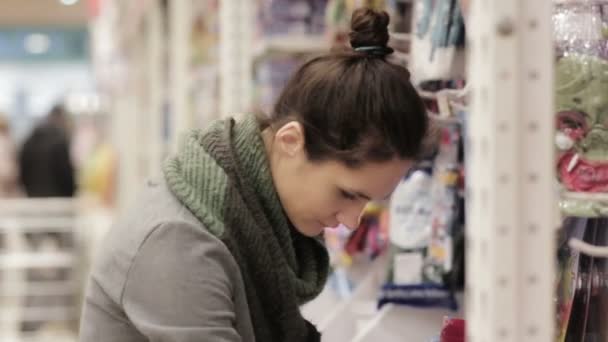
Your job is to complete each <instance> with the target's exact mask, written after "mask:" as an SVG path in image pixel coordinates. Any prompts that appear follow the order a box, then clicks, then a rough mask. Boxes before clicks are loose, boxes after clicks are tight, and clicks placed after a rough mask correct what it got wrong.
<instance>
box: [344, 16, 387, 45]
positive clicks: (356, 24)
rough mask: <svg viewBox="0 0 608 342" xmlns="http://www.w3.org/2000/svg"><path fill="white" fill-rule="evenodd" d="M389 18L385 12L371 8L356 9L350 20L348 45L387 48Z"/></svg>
mask: <svg viewBox="0 0 608 342" xmlns="http://www.w3.org/2000/svg"><path fill="white" fill-rule="evenodd" d="M389 21H390V17H389V15H388V13H386V12H385V11H375V10H373V9H371V8H366V7H364V8H358V9H356V10H355V11H354V12H353V16H352V18H351V24H350V28H351V32H350V34H349V36H350V45H351V46H352V47H353V49H356V48H358V47H368V46H377V47H387V46H386V45H387V43H388V39H389V35H388V23H389Z"/></svg>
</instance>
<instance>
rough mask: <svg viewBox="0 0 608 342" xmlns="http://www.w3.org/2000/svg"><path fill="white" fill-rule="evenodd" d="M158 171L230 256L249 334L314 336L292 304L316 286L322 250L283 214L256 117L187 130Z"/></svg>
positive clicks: (324, 260) (323, 273)
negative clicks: (238, 274) (244, 300)
mask: <svg viewBox="0 0 608 342" xmlns="http://www.w3.org/2000/svg"><path fill="white" fill-rule="evenodd" d="M164 174H165V178H166V179H167V183H168V184H169V188H170V189H171V191H172V192H173V194H174V195H175V196H176V197H177V198H178V199H179V200H180V202H182V203H183V204H184V205H185V206H186V207H187V208H188V209H189V210H190V211H191V212H192V213H194V215H195V216H196V217H197V218H198V219H199V220H200V221H201V222H202V223H203V225H204V226H205V227H206V229H208V230H209V231H210V232H211V233H213V234H214V235H215V236H217V237H218V238H219V239H220V240H221V241H222V242H223V243H224V244H225V245H226V246H227V247H228V249H229V250H230V252H231V253H232V255H233V256H234V258H235V260H236V262H237V263H238V265H239V267H240V270H241V273H242V276H243V280H244V282H245V288H246V292H247V301H248V304H249V309H250V312H251V320H252V323H253V327H254V331H255V337H256V341H260V342H272V341H277V342H286V341H289V342H298V341H319V340H320V336H319V333H318V332H317V330H316V329H315V328H314V327H313V326H312V325H311V324H310V323H308V322H307V321H306V320H305V319H304V318H303V317H302V316H301V314H300V310H299V306H300V305H302V304H303V303H305V302H307V301H309V300H311V299H312V298H314V297H315V296H316V295H318V294H319V293H320V291H321V290H322V288H323V286H324V284H325V281H326V279H327V273H328V256H327V251H326V250H325V248H324V247H323V246H322V245H321V244H320V243H319V242H318V241H317V240H315V239H313V238H309V237H305V236H303V235H301V234H299V233H298V232H296V231H295V229H294V228H293V226H292V225H291V224H290V222H289V221H288V219H287V217H286V216H285V213H284V211H283V208H282V206H281V203H280V201H279V198H278V195H277V193H276V190H275V188H274V185H273V181H272V176H271V173H270V168H269V164H268V160H267V156H266V149H265V147H264V143H263V140H262V137H261V134H260V130H259V127H258V125H257V122H256V120H255V119H254V118H252V117H249V118H246V119H244V120H243V121H242V122H235V121H234V120H226V121H218V122H216V123H215V124H214V125H213V126H212V127H211V128H210V129H209V130H208V131H206V132H201V131H200V130H195V131H192V132H191V133H189V134H188V135H187V136H186V139H185V140H184V141H183V144H182V147H181V148H180V151H179V152H178V154H177V156H176V157H174V158H172V159H170V160H168V161H167V163H166V164H165V166H164Z"/></svg>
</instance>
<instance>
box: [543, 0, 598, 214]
mask: <svg viewBox="0 0 608 342" xmlns="http://www.w3.org/2000/svg"><path fill="white" fill-rule="evenodd" d="M606 9H608V7H607V6H606V5H602V4H601V2H600V3H598V2H585V1H583V2H576V3H572V4H558V5H557V6H556V9H555V12H554V15H553V24H554V38H555V45H556V52H557V57H558V60H557V62H556V63H555V68H556V70H555V102H556V126H557V127H556V128H557V130H556V137H555V145H556V147H557V149H558V163H557V168H558V174H559V177H560V181H561V183H562V184H563V185H564V187H565V188H566V189H567V190H569V191H576V192H606V191H608V97H606V94H608V60H606V58H608V54H607V52H608V49H607V47H608V31H607V29H606V23H608V21H607V20H606V19H607V17H606ZM569 207H576V206H572V205H570V206H569ZM570 214H576V213H570Z"/></svg>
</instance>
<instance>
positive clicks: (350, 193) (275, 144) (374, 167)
mask: <svg viewBox="0 0 608 342" xmlns="http://www.w3.org/2000/svg"><path fill="white" fill-rule="evenodd" d="M264 139H265V142H266V146H267V149H268V154H269V159H270V164H271V170H272V175H273V180H274V184H275V188H276V189H277V193H278V194H279V198H280V200H281V204H282V205H283V208H284V210H285V212H286V213H287V216H288V217H289V219H290V221H291V223H292V224H293V225H294V226H295V227H296V229H297V230H298V231H299V232H300V233H302V234H304V235H306V236H316V235H319V234H320V233H321V232H322V231H323V229H324V228H325V227H335V226H337V225H338V224H343V225H345V226H347V227H349V228H352V229H354V228H356V227H357V226H358V223H359V216H360V214H361V211H362V210H363V208H364V207H365V205H366V204H367V203H368V202H369V201H370V200H381V199H385V198H388V197H389V196H390V194H391V193H392V191H393V190H394V189H395V187H396V186H397V184H398V183H399V181H400V180H401V178H402V177H403V176H404V175H405V173H406V172H407V170H408V169H409V167H410V166H411V165H412V162H411V161H408V160H400V159H395V160H391V161H387V162H380V163H376V162H370V163H365V164H363V165H362V166H360V167H358V168H356V169H353V168H349V167H347V166H346V165H344V164H343V163H341V162H338V161H324V162H311V161H310V160H308V157H307V155H306V151H305V149H304V135H303V128H302V126H301V125H300V124H299V123H297V122H290V123H288V124H286V125H284V126H283V127H281V128H280V129H279V130H277V131H276V132H272V131H265V132H264Z"/></svg>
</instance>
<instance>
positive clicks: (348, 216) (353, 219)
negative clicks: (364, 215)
mask: <svg viewBox="0 0 608 342" xmlns="http://www.w3.org/2000/svg"><path fill="white" fill-rule="evenodd" d="M365 204H366V203H362V204H357V205H352V206H350V207H349V208H346V209H345V210H342V211H340V212H339V213H338V215H336V218H337V219H338V221H340V223H341V224H343V225H344V226H346V227H348V228H349V229H357V227H359V220H360V218H361V212H362V211H363V208H365Z"/></svg>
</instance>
